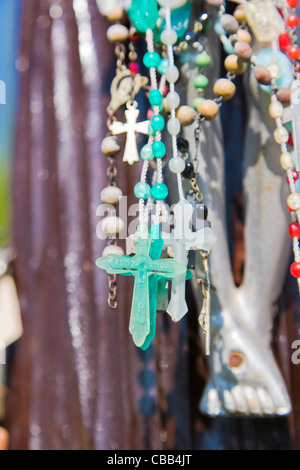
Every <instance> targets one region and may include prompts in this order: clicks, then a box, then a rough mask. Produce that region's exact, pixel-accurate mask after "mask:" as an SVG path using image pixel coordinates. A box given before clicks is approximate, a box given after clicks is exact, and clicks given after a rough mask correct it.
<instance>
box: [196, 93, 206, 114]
mask: <svg viewBox="0 0 300 470" xmlns="http://www.w3.org/2000/svg"><path fill="white" fill-rule="evenodd" d="M203 101H205V98H203V97H202V96H198V97H197V98H195V99H194V101H193V108H194V109H195V110H196V111H197V109H198V106H199V104H201V103H203Z"/></svg>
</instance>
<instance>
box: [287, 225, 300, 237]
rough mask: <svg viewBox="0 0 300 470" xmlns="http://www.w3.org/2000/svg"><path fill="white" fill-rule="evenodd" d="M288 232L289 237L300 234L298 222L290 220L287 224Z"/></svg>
mask: <svg viewBox="0 0 300 470" xmlns="http://www.w3.org/2000/svg"><path fill="white" fill-rule="evenodd" d="M289 234H290V236H291V237H299V235H300V226H299V224H298V222H291V223H290V225H289Z"/></svg>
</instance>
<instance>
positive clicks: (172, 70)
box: [166, 65, 179, 83]
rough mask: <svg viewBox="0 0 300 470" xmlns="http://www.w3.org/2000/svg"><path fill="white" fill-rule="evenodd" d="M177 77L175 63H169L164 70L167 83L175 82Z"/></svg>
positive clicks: (177, 72)
mask: <svg viewBox="0 0 300 470" xmlns="http://www.w3.org/2000/svg"><path fill="white" fill-rule="evenodd" d="M178 78H179V70H178V68H177V67H176V65H169V67H168V68H167V70H166V79H167V80H168V82H169V83H175V82H177V80H178Z"/></svg>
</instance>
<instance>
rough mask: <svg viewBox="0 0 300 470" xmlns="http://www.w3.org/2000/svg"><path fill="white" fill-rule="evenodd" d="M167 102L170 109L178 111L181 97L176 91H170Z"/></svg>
mask: <svg viewBox="0 0 300 470" xmlns="http://www.w3.org/2000/svg"><path fill="white" fill-rule="evenodd" d="M166 101H167V105H168V106H169V108H170V109H176V108H178V106H179V105H180V96H179V95H178V93H177V92H176V91H170V92H169V93H168V94H167V96H166Z"/></svg>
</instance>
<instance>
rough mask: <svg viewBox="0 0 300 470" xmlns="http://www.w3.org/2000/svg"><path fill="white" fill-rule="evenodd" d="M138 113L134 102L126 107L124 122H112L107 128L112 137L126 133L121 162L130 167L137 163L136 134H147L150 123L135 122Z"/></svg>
mask: <svg viewBox="0 0 300 470" xmlns="http://www.w3.org/2000/svg"><path fill="white" fill-rule="evenodd" d="M139 114H140V112H139V110H138V109H137V103H136V101H134V102H133V104H129V105H127V110H126V111H125V117H126V122H119V121H113V122H112V124H111V125H110V126H109V130H110V131H111V132H112V134H113V135H118V134H122V133H123V132H126V133H127V138H126V144H125V149H124V155H123V162H127V163H129V165H132V164H133V163H134V162H138V161H139V154H138V149H137V143H136V133H137V132H138V133H140V134H145V135H147V134H148V129H149V123H150V121H142V122H137V118H138V116H139Z"/></svg>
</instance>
